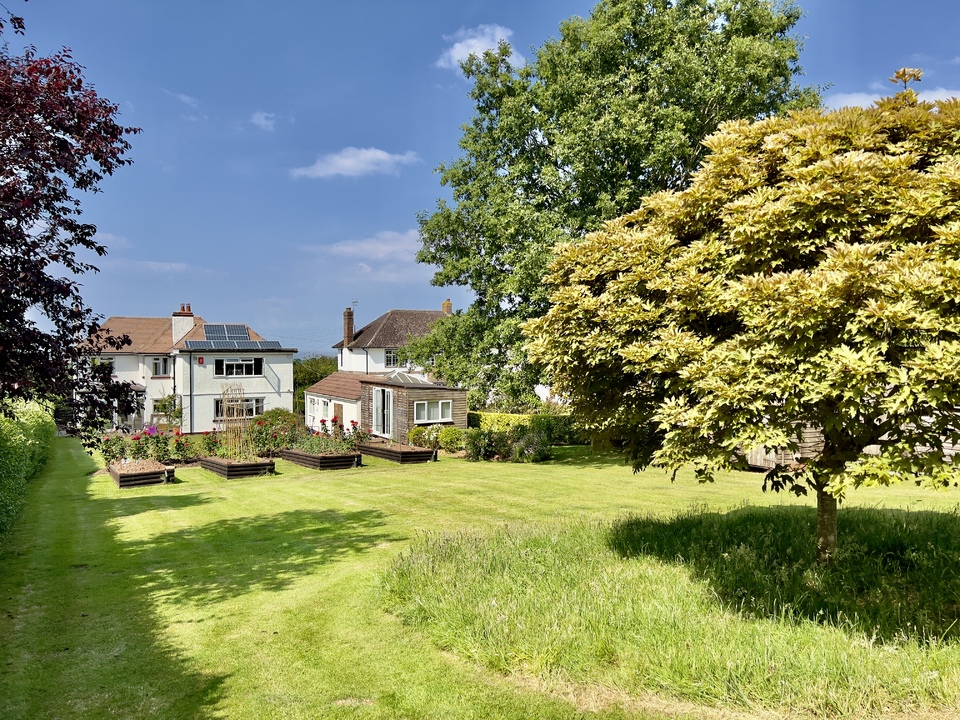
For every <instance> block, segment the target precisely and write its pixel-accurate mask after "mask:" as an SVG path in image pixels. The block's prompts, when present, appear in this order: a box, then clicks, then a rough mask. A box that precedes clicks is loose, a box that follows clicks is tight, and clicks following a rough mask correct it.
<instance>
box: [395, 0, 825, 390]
mask: <svg viewBox="0 0 960 720" xmlns="http://www.w3.org/2000/svg"><path fill="white" fill-rule="evenodd" d="M799 16H800V13H799V11H798V9H797V8H796V7H795V6H794V5H792V4H785V3H775V2H771V1H768V0H679V1H677V0H604V1H603V2H601V3H600V4H599V5H597V6H596V8H595V9H594V10H593V12H592V14H591V16H590V18H589V19H587V20H583V19H581V18H573V19H571V20H568V21H566V22H564V23H563V24H562V25H561V26H560V36H559V38H557V39H553V40H550V41H548V42H547V43H545V44H544V45H543V46H542V47H541V48H540V49H539V50H537V51H536V54H535V57H534V58H533V60H532V61H531V62H530V63H528V64H526V65H525V66H523V67H519V68H517V67H513V66H512V65H511V62H510V57H511V49H510V47H509V45H507V44H506V43H501V45H500V46H499V48H498V49H496V50H493V51H489V52H486V53H484V54H483V56H482V57H478V56H472V57H470V58H469V59H468V60H467V61H466V62H465V63H464V64H463V72H464V74H465V75H466V77H467V78H468V79H469V80H470V81H472V83H473V89H472V91H471V97H472V99H473V101H474V103H475V108H476V109H475V114H474V117H473V120H472V121H471V123H470V124H468V125H465V126H464V128H463V136H462V138H461V140H460V147H461V149H462V150H463V155H462V156H461V157H460V158H458V159H456V160H454V161H453V162H451V163H450V164H445V165H441V166H440V168H439V173H440V175H441V184H442V185H444V186H446V187H449V188H450V190H451V192H452V202H449V203H448V202H447V201H446V200H440V201H439V202H438V204H437V208H436V210H435V211H434V212H432V213H430V214H423V215H422V216H421V217H420V238H421V241H422V248H421V250H420V252H419V255H418V260H419V261H420V262H423V263H429V264H433V265H436V266H438V270H437V272H436V274H435V276H434V279H433V282H434V284H437V285H463V286H467V287H469V288H470V289H471V290H472V291H473V293H474V295H475V299H474V302H473V303H472V304H471V306H470V307H469V308H468V309H467V310H466V311H465V312H462V313H458V314H456V315H453V316H451V317H449V318H446V319H443V320H441V322H439V323H437V327H436V330H435V332H434V333H432V334H431V335H429V336H428V337H427V338H426V339H424V340H422V341H420V342H418V343H415V344H414V345H412V346H411V348H410V353H411V355H412V356H413V358H414V359H415V360H417V361H419V362H420V363H423V362H426V361H428V360H429V359H433V360H434V362H435V364H434V368H433V369H434V371H435V373H436V374H438V375H439V376H441V377H443V378H444V379H446V380H448V381H453V382H458V383H462V384H464V385H466V386H467V387H469V388H471V389H474V390H475V391H476V392H475V395H476V396H479V397H483V398H486V397H489V396H491V395H492V396H493V397H494V398H496V399H497V400H501V401H503V400H506V401H510V400H513V401H518V400H519V401H521V402H522V400H523V398H524V396H526V397H529V396H530V395H531V390H532V387H533V385H534V384H535V383H536V382H537V381H538V379H539V371H538V369H537V368H535V367H531V366H530V364H529V362H528V360H527V358H526V355H525V353H524V352H523V349H522V345H523V337H522V333H521V331H520V324H521V323H522V322H523V321H524V320H526V319H528V318H531V317H537V316H539V315H541V314H542V313H543V312H545V311H546V308H547V299H546V292H545V290H544V287H543V283H542V278H543V275H544V273H545V271H546V267H547V264H548V262H549V258H550V250H551V248H552V247H553V246H554V245H555V244H556V243H557V242H558V241H564V240H569V239H571V238H579V237H582V236H583V235H584V234H585V233H587V232H589V231H592V230H596V229H598V228H599V227H600V225H601V224H602V222H603V221H605V220H608V219H611V218H614V217H617V216H618V215H621V214H623V213H624V212H628V211H630V210H633V209H635V208H636V207H637V206H638V205H639V204H640V201H641V199H642V198H643V197H644V196H645V195H648V194H649V193H651V192H653V191H657V190H662V189H665V188H674V189H678V188H682V187H684V186H686V184H687V183H688V181H689V178H690V174H691V173H692V172H693V170H694V169H695V168H696V167H697V166H698V164H699V163H700V161H701V159H702V157H703V155H704V153H705V152H706V149H705V148H704V146H703V145H702V144H701V140H702V139H703V138H704V137H705V136H707V135H708V134H710V133H711V132H713V131H714V130H716V128H717V126H718V125H719V124H720V123H721V122H723V121H725V120H729V119H734V118H751V119H754V118H758V117H765V116H768V115H771V114H774V113H776V112H778V111H780V110H782V109H783V108H784V107H786V106H791V105H794V104H798V103H799V104H806V105H810V104H813V103H815V102H816V93H814V92H812V91H811V90H809V89H803V88H801V87H799V86H798V85H796V84H795V83H794V78H795V76H796V75H797V74H798V73H799V72H800V70H799V66H798V64H797V57H798V43H797V41H796V39H795V38H793V37H792V36H791V35H790V32H791V29H792V28H793V26H794V23H795V22H796V21H797V19H798V18H799Z"/></svg>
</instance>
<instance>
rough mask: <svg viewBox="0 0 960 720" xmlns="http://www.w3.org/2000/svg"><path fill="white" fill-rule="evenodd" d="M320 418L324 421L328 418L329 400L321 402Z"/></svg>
mask: <svg viewBox="0 0 960 720" xmlns="http://www.w3.org/2000/svg"><path fill="white" fill-rule="evenodd" d="M321 417H322V418H323V419H324V420H326V419H327V418H329V417H330V401H329V400H324V401H323V413H321Z"/></svg>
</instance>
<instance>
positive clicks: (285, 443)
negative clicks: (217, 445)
mask: <svg viewBox="0 0 960 720" xmlns="http://www.w3.org/2000/svg"><path fill="white" fill-rule="evenodd" d="M248 433H249V435H250V441H251V443H252V445H253V451H254V453H255V454H256V455H259V456H260V457H272V456H274V455H276V454H277V453H278V452H280V451H281V450H284V449H286V448H292V447H295V446H296V445H297V442H298V441H299V440H300V438H301V436H302V435H304V434H305V433H306V428H305V427H303V426H302V425H301V424H300V418H299V417H298V416H297V415H295V414H294V413H292V412H290V411H289V410H284V409H283V408H273V409H272V410H267V411H266V412H265V413H263V414H262V415H260V416H259V417H257V419H256V421H255V422H252V423H250V428H249V430H248Z"/></svg>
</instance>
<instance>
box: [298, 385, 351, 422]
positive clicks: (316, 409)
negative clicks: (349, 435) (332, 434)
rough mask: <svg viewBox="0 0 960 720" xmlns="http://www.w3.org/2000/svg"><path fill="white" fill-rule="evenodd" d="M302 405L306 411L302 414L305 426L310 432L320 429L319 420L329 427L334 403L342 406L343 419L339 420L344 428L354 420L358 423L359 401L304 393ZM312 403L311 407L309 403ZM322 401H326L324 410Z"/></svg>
mask: <svg viewBox="0 0 960 720" xmlns="http://www.w3.org/2000/svg"><path fill="white" fill-rule="evenodd" d="M303 397H304V405H305V407H306V411H305V413H304V421H305V422H306V424H307V427H308V428H310V429H311V430H319V429H320V420H321V419H323V420H326V421H327V427H330V419H331V418H332V417H333V414H334V413H333V405H334V403H340V404H341V405H343V417H342V418H340V422H341V424H342V425H344V426H345V427H348V428H349V427H350V421H351V420H355V421H356V422H358V423H359V422H360V401H359V400H343V399H342V398H335V397H332V396H330V395H318V394H316V393H309V392H305V393H304V394H303ZM311 400H312V401H313V404H312V405H311V402H310V401H311ZM324 401H326V403H327V406H326V410H324V405H323V403H324Z"/></svg>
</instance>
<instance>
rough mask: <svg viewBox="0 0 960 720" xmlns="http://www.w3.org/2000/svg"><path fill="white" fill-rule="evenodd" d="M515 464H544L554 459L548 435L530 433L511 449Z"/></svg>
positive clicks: (516, 442) (517, 441)
mask: <svg viewBox="0 0 960 720" xmlns="http://www.w3.org/2000/svg"><path fill="white" fill-rule="evenodd" d="M511 452H512V459H513V461H514V462H533V463H535V462H544V461H546V460H549V459H550V458H552V457H553V455H552V454H551V453H550V442H549V439H548V438H547V436H546V435H543V434H541V433H538V432H533V431H528V432H526V433H525V434H524V435H523V436H522V437H520V438H519V439H518V440H516V441H515V442H514V443H513V446H512V447H511Z"/></svg>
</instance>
